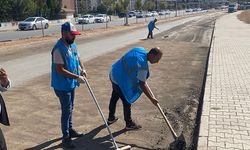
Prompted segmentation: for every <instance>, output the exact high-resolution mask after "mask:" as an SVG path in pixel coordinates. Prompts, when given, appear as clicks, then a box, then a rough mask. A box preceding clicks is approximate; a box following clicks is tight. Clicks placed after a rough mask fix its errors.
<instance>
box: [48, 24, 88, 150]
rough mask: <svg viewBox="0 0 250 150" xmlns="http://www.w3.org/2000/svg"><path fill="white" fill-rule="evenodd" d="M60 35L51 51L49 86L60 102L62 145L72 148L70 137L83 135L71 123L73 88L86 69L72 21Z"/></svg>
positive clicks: (84, 75)
mask: <svg viewBox="0 0 250 150" xmlns="http://www.w3.org/2000/svg"><path fill="white" fill-rule="evenodd" d="M61 35H62V37H61V38H60V39H59V40H58V41H57V43H56V45H55V46H54V48H53V49H52V52H51V54H52V66H51V70H52V75H51V86H52V87H53V88H54V92H55V94H56V96H57V97H58V98H59V101H60V104H61V130H62V134H63V138H62V145H63V147H66V148H74V147H75V144H74V143H73V142H72V139H71V138H73V137H81V136H83V134H82V133H78V132H77V131H76V130H74V129H73V125H72V112H73V108H74V97H75V88H76V86H79V84H80V83H84V82H85V77H86V70H85V68H84V65H83V63H82V62H81V60H80V55H79V53H78V51H77V48H76V45H75V44H74V40H75V37H76V35H80V32H78V31H77V30H76V28H75V26H74V25H73V24H72V23H70V22H65V23H64V24H63V25H62V26H61Z"/></svg>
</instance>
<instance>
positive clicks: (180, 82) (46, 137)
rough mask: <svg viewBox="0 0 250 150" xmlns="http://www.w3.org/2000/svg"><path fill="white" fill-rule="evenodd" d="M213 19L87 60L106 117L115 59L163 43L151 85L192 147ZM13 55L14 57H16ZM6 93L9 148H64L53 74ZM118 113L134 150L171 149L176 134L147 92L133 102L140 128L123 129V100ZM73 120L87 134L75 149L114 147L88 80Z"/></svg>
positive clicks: (118, 133) (116, 128)
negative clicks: (52, 79) (87, 85)
mask: <svg viewBox="0 0 250 150" xmlns="http://www.w3.org/2000/svg"><path fill="white" fill-rule="evenodd" d="M214 18H215V17H213V16H207V17H204V19H202V20H199V21H196V22H193V23H189V24H184V25H181V26H179V27H175V28H173V29H171V30H169V31H166V32H163V33H161V34H158V35H157V36H155V38H154V39H153V40H143V39H142V40H141V42H139V43H136V44H133V45H129V46H127V47H124V48H121V49H117V50H116V51H114V52H111V53H107V54H105V55H102V56H99V57H97V58H95V59H92V60H90V61H87V62H85V66H86V69H87V72H88V80H89V83H90V85H91V87H92V89H93V91H94V93H95V95H96V97H97V99H98V101H99V103H100V106H101V108H102V109H103V112H104V114H105V116H107V115H108V104H109V98H110V95H111V84H110V81H109V79H108V73H109V70H110V67H111V65H112V63H114V62H115V60H116V59H119V58H120V57H121V56H122V55H123V54H124V53H125V52H126V51H127V50H129V49H131V48H132V47H135V46H142V47H145V48H146V49H147V50H149V49H150V48H152V46H159V47H161V49H162V51H163V53H164V55H163V57H162V60H161V61H160V63H159V64H156V65H150V70H151V77H150V79H149V80H148V84H149V85H150V87H151V89H152V91H153V92H154V93H155V95H156V97H157V98H158V99H159V102H160V105H162V107H163V108H164V112H165V113H166V115H167V117H168V118H169V119H170V122H171V124H172V125H173V127H174V129H175V130H176V132H177V134H180V133H181V132H183V134H184V136H185V138H186V141H187V145H188V148H187V149H192V148H193V144H192V143H193V135H194V133H195V128H196V124H195V121H196V115H197V109H198V104H199V102H200V100H201V98H202V95H201V89H202V86H203V79H204V73H205V70H206V61H207V56H208V51H209V43H210V38H211V33H212V29H213V25H214ZM110 36H114V35H113V34H110ZM50 42H54V41H50ZM79 42H80V41H79ZM48 43H49V42H48ZM48 43H47V44H48ZM48 45H49V44H48ZM37 46H38V47H39V45H37ZM43 46H44V45H43ZM24 49H25V48H24ZM31 49H33V48H29V47H27V49H26V51H27V52H26V53H28V52H30V50H31ZM32 53H36V51H35V52H34V51H32ZM14 54H15V55H16V56H13V55H14ZM14 54H13V53H11V54H10V53H1V59H2V58H4V59H5V57H7V58H9V59H10V58H12V59H14V58H15V57H17V56H19V55H22V54H20V53H19V52H17V53H14ZM2 56H3V57H2ZM3 95H4V98H5V99H6V103H7V107H8V112H9V115H10V121H11V127H3V126H1V128H3V130H4V134H5V136H6V140H7V143H8V147H9V149H10V150H21V149H33V150H38V149H47V150H52V149H63V148H62V146H61V131H60V105H59V101H58V99H57V98H56V96H55V94H54V92H53V89H51V88H50V75H49V74H47V75H42V76H40V77H39V78H35V79H31V80H30V81H28V82H26V83H25V84H24V85H21V86H17V87H13V88H12V89H11V90H10V91H8V92H6V93H4V94H3ZM117 116H118V117H119V118H120V120H118V122H117V123H115V124H113V125H111V130H112V131H113V133H114V136H115V138H116V140H117V143H118V144H119V145H120V146H122V145H131V146H132V150H163V149H168V146H169V144H170V143H171V142H173V137H172V135H171V134H170V131H169V129H168V127H167V125H166V123H165V122H164V120H163V118H162V116H161V114H160V113H159V111H158V110H157V108H156V107H154V106H153V105H152V104H151V102H150V101H149V100H148V99H147V98H146V96H145V95H142V96H141V97H140V99H139V100H137V101H136V102H135V103H134V105H133V107H132V117H133V118H134V120H135V121H136V122H138V123H139V124H141V125H142V127H143V128H142V129H141V130H138V131H128V132H126V131H125V130H124V127H125V123H124V121H123V115H122V104H121V102H120V101H119V102H118V107H117ZM73 122H74V127H75V128H76V129H77V130H78V131H82V132H84V133H85V135H84V136H83V137H81V138H77V139H74V142H75V143H76V144H77V148H76V149H79V150H106V149H113V145H112V143H111V142H110V141H109V139H110V138H109V136H108V132H107V130H106V129H105V127H104V125H103V122H102V119H101V117H100V115H99V114H98V111H97V109H96V106H95V104H94V102H93V100H92V98H91V97H90V94H89V93H88V89H87V88H86V86H85V85H81V87H80V88H77V90H76V99H75V109H74V114H73Z"/></svg>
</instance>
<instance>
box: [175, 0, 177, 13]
mask: <svg viewBox="0 0 250 150" xmlns="http://www.w3.org/2000/svg"><path fill="white" fill-rule="evenodd" d="M175 17H177V0H175Z"/></svg>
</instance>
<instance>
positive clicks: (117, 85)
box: [108, 47, 162, 130]
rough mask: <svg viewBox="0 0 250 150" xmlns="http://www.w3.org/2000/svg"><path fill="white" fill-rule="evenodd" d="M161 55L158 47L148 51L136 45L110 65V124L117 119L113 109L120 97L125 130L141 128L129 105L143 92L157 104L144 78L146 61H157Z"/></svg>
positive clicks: (146, 75)
mask: <svg viewBox="0 0 250 150" xmlns="http://www.w3.org/2000/svg"><path fill="white" fill-rule="evenodd" d="M161 57H162V51H161V50H160V48H159V47H155V48H152V49H151V50H150V51H149V52H147V51H146V50H145V49H144V48H142V47H136V48H133V49H132V50H130V51H128V52H127V53H126V54H125V55H124V56H123V57H122V58H121V59H119V60H118V61H117V62H115V63H114V64H113V65H112V69H111V71H110V80H111V83H112V88H113V91H112V95H111V98H110V103H109V118H108V124H112V123H114V122H116V121H117V120H118V118H117V117H116V116H115V110H116V103H117V101H118V100H119V98H120V99H121V100H122V103H123V113H124V120H125V122H126V127H125V128H126V129H127V130H135V129H140V128H141V126H140V125H139V124H136V123H135V122H134V121H133V119H132V118H131V105H132V103H134V102H135V101H136V100H137V99H138V98H139V97H140V95H141V94H142V92H143V93H144V94H145V95H146V96H147V97H148V98H149V100H150V101H151V102H152V103H153V104H154V105H155V106H157V104H158V100H157V99H156V98H155V97H154V95H153V93H152V92H150V90H149V89H150V88H149V86H148V84H147V82H146V80H147V79H148V77H149V75H150V74H149V66H148V62H150V63H151V64H155V63H158V62H159V60H160V59H161Z"/></svg>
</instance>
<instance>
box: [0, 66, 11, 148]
mask: <svg viewBox="0 0 250 150" xmlns="http://www.w3.org/2000/svg"><path fill="white" fill-rule="evenodd" d="M9 87H10V80H9V79H8V75H7V73H6V71H5V70H4V69H3V68H1V69H0V91H1V92H5V91H7V90H8V88H9ZM0 123H2V124H3V125H6V126H9V125H10V123H9V118H8V113H7V109H6V107H5V102H4V99H3V97H2V95H1V94H0ZM0 150H7V146H6V142H5V138H4V135H3V132H2V130H1V128H0Z"/></svg>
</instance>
